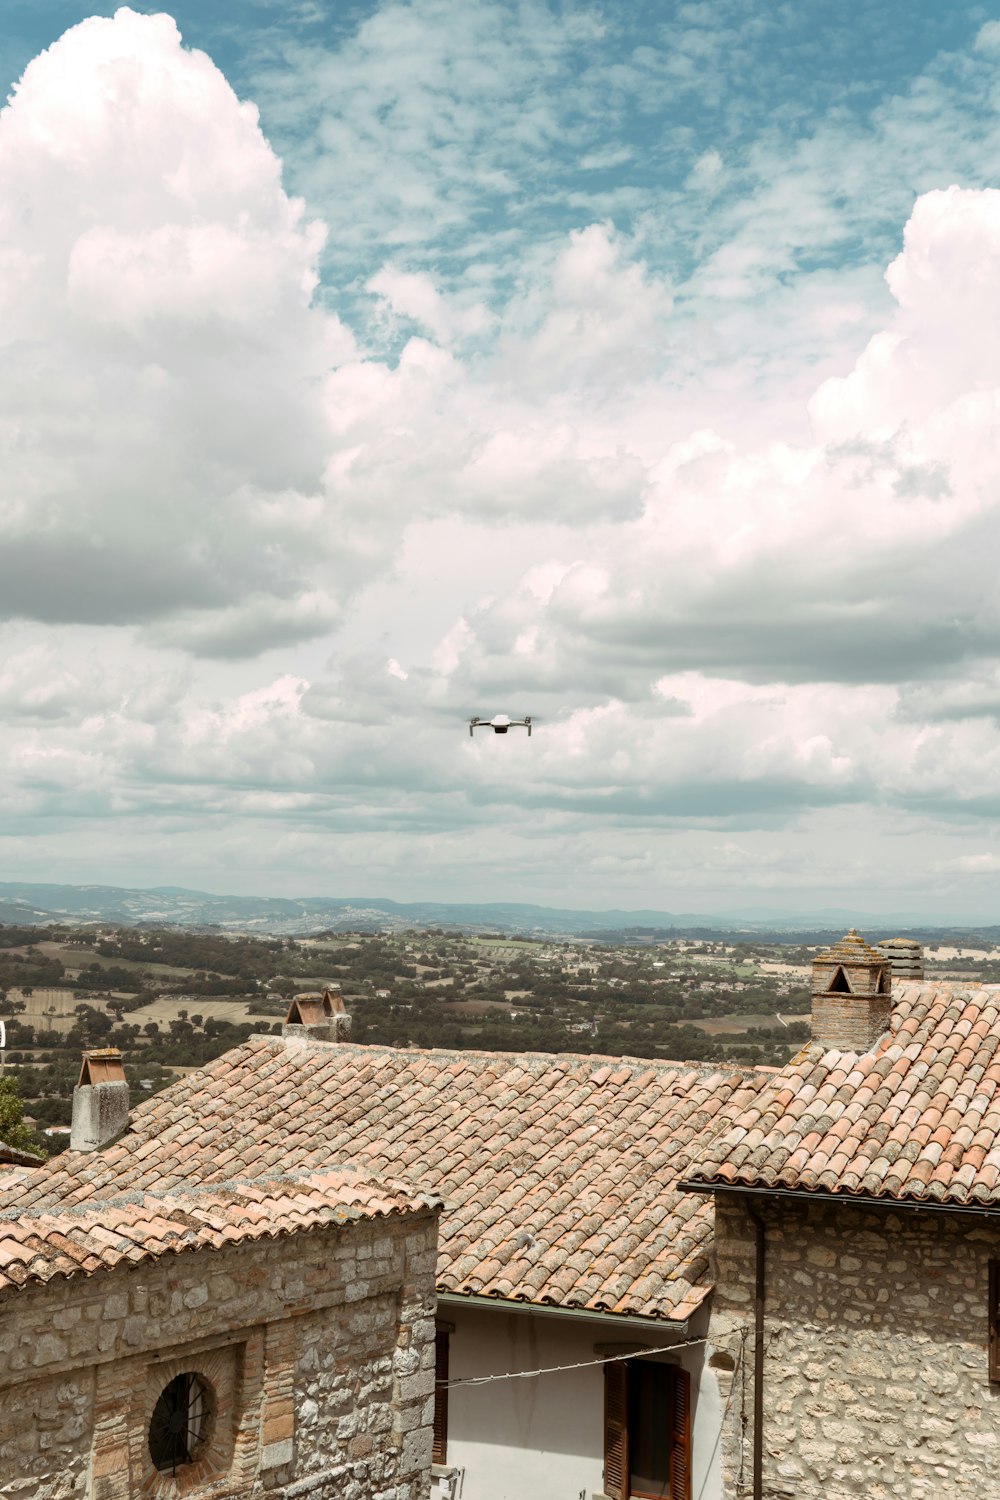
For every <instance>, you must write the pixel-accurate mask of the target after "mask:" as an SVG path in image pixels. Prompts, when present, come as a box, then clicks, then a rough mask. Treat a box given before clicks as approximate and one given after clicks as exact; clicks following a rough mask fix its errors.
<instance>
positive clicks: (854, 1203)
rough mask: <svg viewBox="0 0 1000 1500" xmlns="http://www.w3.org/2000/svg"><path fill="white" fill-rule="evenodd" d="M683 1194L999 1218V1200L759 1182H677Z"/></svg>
mask: <svg viewBox="0 0 1000 1500" xmlns="http://www.w3.org/2000/svg"><path fill="white" fill-rule="evenodd" d="M677 1187H678V1189H679V1190H680V1191H681V1192H682V1193H730V1194H735V1195H737V1196H739V1197H741V1198H746V1197H753V1198H792V1199H795V1200H796V1201H798V1202H800V1203H824V1204H831V1203H832V1204H840V1205H843V1206H845V1207H849V1208H878V1209H882V1210H883V1211H892V1212H894V1211H895V1210H897V1209H904V1210H908V1211H916V1210H918V1209H919V1210H921V1211H923V1212H930V1213H952V1214H970V1215H976V1216H980V1217H985V1218H1000V1203H942V1202H940V1201H939V1200H938V1199H935V1198H888V1197H885V1198H876V1197H874V1196H873V1195H871V1194H867V1193H830V1192H825V1191H824V1190H823V1189H822V1188H783V1187H767V1186H762V1185H761V1184H760V1183H754V1184H753V1185H748V1184H746V1183H741V1182H690V1181H684V1182H679V1183H678V1184H677Z"/></svg>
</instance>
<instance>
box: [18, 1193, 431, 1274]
mask: <svg viewBox="0 0 1000 1500" xmlns="http://www.w3.org/2000/svg"><path fill="white" fill-rule="evenodd" d="M48 1176H49V1174H47V1173H37V1174H34V1177H35V1180H34V1181H33V1186H34V1187H36V1188H37V1187H38V1186H40V1185H44V1179H45V1178H46V1177H48ZM38 1178H41V1179H42V1183H39V1182H38V1180H37V1179H38ZM25 1182H26V1179H24V1178H23V1177H22V1178H21V1179H20V1180H19V1185H18V1190H16V1191H11V1188H10V1186H9V1185H8V1182H7V1180H6V1179H4V1180H3V1181H2V1182H0V1291H2V1290H4V1289H7V1288H9V1287H11V1286H23V1285H24V1284H25V1283H26V1282H29V1281H49V1280H50V1279H51V1278H52V1277H53V1276H71V1275H73V1274H75V1273H77V1272H80V1271H83V1272H84V1273H88V1274H89V1273H91V1272H93V1271H97V1270H101V1269H110V1268H111V1267H113V1266H116V1265H118V1264H119V1262H120V1261H123V1260H125V1261H128V1262H129V1263H130V1264H132V1265H135V1264H137V1263H138V1262H140V1261H144V1260H150V1259H152V1258H154V1257H156V1256H159V1255H163V1254H165V1253H167V1252H168V1251H172V1252H174V1253H178V1252H180V1251H183V1250H197V1249H199V1248H201V1247H202V1246H210V1247H212V1248H214V1249H219V1248H220V1247H221V1246H223V1245H228V1244H234V1243H238V1242H240V1241H243V1240H258V1239H263V1238H265V1237H268V1238H272V1239H273V1238H274V1237H275V1236H277V1235H280V1234H294V1233H296V1232H297V1231H299V1230H302V1229H314V1228H319V1227H321V1226H325V1225H336V1224H345V1223H348V1222H351V1221H353V1220H356V1219H372V1218H379V1217H382V1216H384V1215H388V1214H400V1213H408V1212H412V1211H414V1210H416V1209H420V1208H435V1207H437V1206H439V1200H435V1199H432V1198H430V1197H429V1196H427V1195H425V1194H422V1195H417V1194H414V1193H413V1192H412V1191H411V1190H409V1189H408V1188H405V1187H403V1186H401V1185H400V1184H392V1185H387V1184H385V1183H381V1182H378V1181H376V1180H374V1179H373V1178H372V1177H371V1176H369V1175H368V1174H367V1173H363V1172H358V1171H356V1170H354V1169H353V1168H351V1167H339V1168H337V1169H336V1170H334V1171H328V1172H314V1173H308V1174H297V1175H295V1174H292V1175H289V1174H285V1175H282V1176H276V1177H270V1178H263V1179H260V1180H258V1181H256V1182H240V1181H231V1182H225V1183H218V1184H214V1185H212V1186H211V1187H203V1188H198V1187H188V1188H186V1189H184V1190H182V1191H172V1192H169V1191H168V1192H160V1191H157V1190H155V1189H149V1190H147V1191H144V1192H139V1193H135V1192H131V1193H128V1194H125V1195H123V1194H116V1195H114V1196H111V1197H104V1196H94V1197H87V1198H86V1199H85V1200H84V1201H82V1202H80V1203H78V1204H77V1205H76V1206H74V1205H72V1204H71V1203H70V1202H68V1201H67V1200H66V1198H65V1197H64V1196H63V1193H62V1190H63V1189H64V1188H65V1179H64V1178H57V1179H56V1180H55V1181H53V1182H50V1183H49V1188H50V1191H49V1192H48V1193H47V1194H42V1195H41V1196H39V1195H38V1194H37V1193H34V1194H33V1195H32V1196H33V1197H34V1201H33V1202H32V1203H31V1204H30V1205H29V1204H26V1203H25V1201H24V1199H25V1193H24V1187H25Z"/></svg>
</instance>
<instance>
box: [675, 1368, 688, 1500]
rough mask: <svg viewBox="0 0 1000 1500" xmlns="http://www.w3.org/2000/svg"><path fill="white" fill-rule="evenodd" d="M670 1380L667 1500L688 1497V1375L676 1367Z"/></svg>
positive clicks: (682, 1499) (679, 1499)
mask: <svg viewBox="0 0 1000 1500" xmlns="http://www.w3.org/2000/svg"><path fill="white" fill-rule="evenodd" d="M671 1375H672V1379H671V1381H670V1500H691V1377H690V1375H689V1374H688V1372H687V1370H681V1369H679V1368H678V1367H677V1366H675V1367H674V1368H673V1370H672V1371H671Z"/></svg>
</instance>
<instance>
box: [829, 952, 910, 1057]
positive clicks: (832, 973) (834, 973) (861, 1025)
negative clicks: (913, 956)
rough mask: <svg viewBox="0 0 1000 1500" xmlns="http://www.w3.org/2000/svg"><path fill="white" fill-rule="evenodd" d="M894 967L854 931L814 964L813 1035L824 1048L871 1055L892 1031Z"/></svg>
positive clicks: (881, 953) (885, 955)
mask: <svg viewBox="0 0 1000 1500" xmlns="http://www.w3.org/2000/svg"><path fill="white" fill-rule="evenodd" d="M891 990H892V964H891V961H890V959H889V957H888V955H887V954H885V953H883V952H882V951H881V950H880V949H877V948H870V947H869V946H868V944H867V943H866V942H865V941H864V939H863V938H860V937H858V934H857V933H856V932H855V931H854V930H853V928H852V930H851V931H850V932H849V933H848V934H847V936H846V937H842V938H841V940H840V942H839V943H835V944H834V946H833V947H832V948H830V949H828V951H827V952H826V953H817V955H816V957H815V958H814V959H813V964H812V1035H813V1041H814V1042H818V1043H819V1044H820V1046H822V1047H836V1048H838V1049H840V1050H841V1051H844V1052H868V1051H870V1050H871V1048H872V1047H874V1045H875V1043H876V1042H877V1041H878V1039H879V1037H880V1036H882V1035H883V1033H884V1032H886V1031H888V1030H889V1017H890V1015H891V1013H892V994H891Z"/></svg>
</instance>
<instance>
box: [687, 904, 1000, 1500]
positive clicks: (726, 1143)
mask: <svg viewBox="0 0 1000 1500" xmlns="http://www.w3.org/2000/svg"><path fill="white" fill-rule="evenodd" d="M889 964H890V958H889V956H888V955H886V953H885V952H884V951H880V950H878V949H872V948H869V947H868V945H867V944H865V943H864V942H862V940H861V939H859V938H858V937H857V935H856V934H853V933H852V934H849V936H848V937H847V938H846V939H844V940H843V942H842V943H840V944H838V945H837V946H836V947H835V948H834V949H832V950H830V952H829V953H826V954H821V955H820V956H819V957H818V958H817V960H816V962H815V964H814V968H813V1027H814V1038H813V1042H812V1044H811V1045H810V1046H808V1047H806V1048H805V1049H804V1050H803V1051H802V1052H801V1053H800V1054H799V1055H798V1057H796V1058H794V1059H793V1060H792V1061H791V1062H790V1063H789V1064H788V1066H787V1067H786V1068H785V1069H783V1070H781V1071H780V1072H778V1073H776V1074H775V1075H774V1076H773V1077H772V1078H771V1079H770V1080H769V1081H768V1083H767V1084H766V1085H765V1087H764V1088H763V1089H761V1090H760V1091H759V1092H758V1093H757V1094H756V1095H755V1096H754V1097H753V1098H752V1100H751V1101H750V1104H749V1106H748V1107H747V1108H745V1109H743V1110H741V1111H740V1112H739V1113H738V1114H736V1115H735V1116H734V1117H733V1119H732V1120H731V1122H730V1124H729V1128H728V1129H727V1130H726V1131H724V1132H721V1133H719V1134H717V1135H716V1136H715V1137H714V1138H712V1139H710V1140H706V1141H705V1142H704V1144H703V1147H702V1149H701V1152H700V1156H699V1158H698V1159H697V1161H696V1162H695V1164H694V1165H693V1167H692V1169H691V1170H690V1171H689V1172H688V1173H687V1177H686V1182H685V1183H684V1186H686V1187H688V1188H690V1189H692V1190H694V1191H695V1192H700V1193H703V1194H704V1193H709V1194H712V1195H714V1197H715V1203H716V1217H715V1250H714V1257H713V1258H714V1267H713V1269H714V1273H715V1279H716V1291H715V1294H714V1303H713V1311H712V1318H711V1328H710V1337H711V1340H712V1353H711V1355H710V1363H712V1364H713V1365H714V1367H715V1368H716V1369H717V1371H718V1372H719V1374H720V1378H721V1379H722V1380H723V1382H724V1389H725V1397H726V1403H727V1416H726V1421H725V1424H724V1432H723V1440H722V1451H723V1467H724V1481H725V1489H724V1492H725V1495H726V1496H727V1497H729V1500H736V1497H749V1496H753V1497H755V1500H765V1497H766V1500H813V1497H818V1496H822V1497H824V1500H839V1497H848V1496H858V1497H864V1500H947V1497H951V1496H955V1497H960V1496H968V1497H969V1500H972V1497H975V1500H1000V987H998V986H993V985H989V986H987V985H984V986H981V987H979V986H969V985H960V984H937V983H910V982H907V981H903V982H902V983H899V982H897V984H896V986H895V988H894V989H893V990H890V987H889V978H890V974H889V967H888V966H889Z"/></svg>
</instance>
